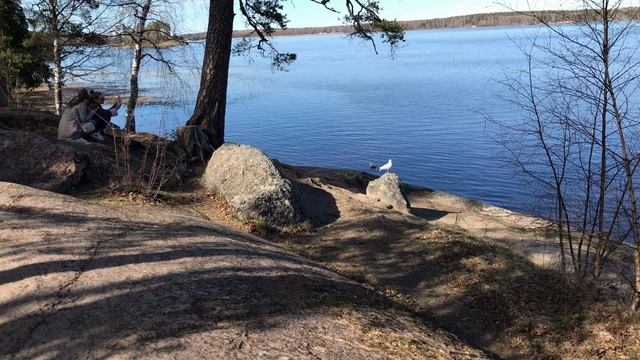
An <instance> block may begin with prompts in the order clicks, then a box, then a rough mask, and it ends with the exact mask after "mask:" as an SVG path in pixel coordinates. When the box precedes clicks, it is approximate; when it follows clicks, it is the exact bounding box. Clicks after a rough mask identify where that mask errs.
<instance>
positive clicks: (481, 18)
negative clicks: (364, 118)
mask: <svg viewBox="0 0 640 360" xmlns="http://www.w3.org/2000/svg"><path fill="white" fill-rule="evenodd" d="M622 10H625V11H622V12H621V14H620V16H619V19H620V20H623V19H627V17H626V16H625V13H628V12H632V11H635V12H637V11H638V10H639V9H638V8H625V9H622ZM535 14H536V15H537V16H540V17H541V18H542V19H544V21H545V22H548V23H554V24H563V23H568V24H570V23H574V22H576V19H579V18H583V17H584V14H583V13H582V12H579V11H566V10H562V11H560V10H547V11H536V12H535ZM398 22H399V23H400V24H401V25H402V26H403V27H404V28H405V30H435V29H465V28H487V27H499V26H527V25H538V24H540V22H539V21H537V20H536V19H535V18H533V17H531V16H530V15H526V14H523V13H519V12H493V13H481V14H472V15H461V16H451V17H446V18H436V19H425V20H409V21H398ZM352 32H353V28H352V27H351V26H348V25H335V26H321V27H302V28H291V29H286V30H280V29H278V30H276V31H275V32H274V33H273V36H296V35H330V34H349V33H352ZM206 35H207V33H206V32H200V33H192V34H183V35H181V38H182V39H183V40H185V41H198V40H204V39H205V38H206ZM253 35H255V34H254V33H253V32H252V31H250V30H234V31H233V37H251V36H253Z"/></svg>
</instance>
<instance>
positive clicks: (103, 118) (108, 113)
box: [88, 90, 122, 141]
mask: <svg viewBox="0 0 640 360" xmlns="http://www.w3.org/2000/svg"><path fill="white" fill-rule="evenodd" d="M104 101H105V97H104V94H103V93H101V92H99V91H93V90H91V91H89V102H88V107H89V110H90V111H91V114H92V115H91V118H92V120H93V121H94V122H95V123H96V130H95V131H94V132H92V133H91V134H89V136H90V137H91V138H93V139H94V140H98V141H103V140H104V137H103V136H102V134H101V131H102V130H103V129H104V128H106V127H107V126H108V125H109V124H110V123H111V118H112V117H114V116H117V115H118V110H119V109H120V106H122V101H121V100H120V97H116V101H115V103H114V104H113V106H111V107H110V108H109V109H105V108H103V107H102V105H103V104H104Z"/></svg>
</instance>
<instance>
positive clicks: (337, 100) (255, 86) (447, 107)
mask: <svg viewBox="0 0 640 360" xmlns="http://www.w3.org/2000/svg"><path fill="white" fill-rule="evenodd" d="M531 31H532V29H531V28H489V29H458V30H431V31H415V32H409V33H407V36H406V39H407V42H406V43H405V45H403V47H402V48H401V49H400V50H399V51H398V52H397V56H396V57H395V58H391V57H390V56H389V54H388V52H387V49H385V48H384V47H383V46H379V49H380V50H381V52H380V55H376V54H375V53H374V52H373V49H372V48H371V46H370V45H368V44H364V43H361V42H358V41H350V40H348V39H346V38H345V37H344V36H341V35H326V36H325V35H322V36H297V37H283V38H278V39H276V44H277V46H278V48H279V49H281V50H282V51H290V52H296V53H297V54H298V60H297V61H296V62H295V63H294V64H293V65H291V66H290V67H289V71H287V72H273V71H272V70H271V68H270V65H269V62H268V61H267V60H264V59H261V58H260V57H258V56H256V57H254V58H253V59H248V58H246V57H236V58H233V60H232V65H231V71H230V84H229V96H228V99H229V105H228V110H227V128H226V134H227V135H226V138H227V141H232V142H238V143H244V144H250V145H254V146H257V147H258V148H260V149H262V150H264V151H265V152H266V153H267V154H268V155H270V156H271V157H274V158H277V159H279V160H281V161H283V162H286V163H291V164H296V165H308V166H323V167H332V168H351V169H358V170H367V169H368V162H369V161H373V162H376V163H384V162H386V161H387V160H388V159H393V162H394V167H393V171H394V172H396V173H397V174H398V175H399V176H400V177H401V178H402V180H403V181H405V182H409V183H414V184H419V185H423V186H426V187H429V188H432V189H436V190H441V191H446V192H449V193H454V194H458V195H462V196H465V197H467V198H471V199H476V200H482V201H486V202H489V203H492V204H495V205H500V206H505V207H508V208H512V209H517V210H524V211H531V210H532V208H531V204H532V203H533V201H532V200H533V194H531V193H530V190H528V189H529V187H528V186H525V183H524V182H523V181H522V178H521V177H520V176H519V175H518V173H517V171H516V169H514V168H512V167H509V166H505V163H504V161H503V159H504V158H505V154H504V150H503V148H502V147H501V146H500V145H498V144H497V143H496V142H495V141H494V140H493V138H494V129H493V128H492V126H491V125H490V124H488V123H486V121H485V119H486V116H490V117H491V118H493V119H496V120H500V121H509V120H510V118H512V117H514V118H515V117H518V112H517V110H516V109H514V107H513V105H510V104H509V102H508V101H506V100H505V98H506V97H508V94H505V93H504V91H505V90H504V88H503V87H501V86H500V85H499V84H498V83H497V81H498V80H501V79H503V78H504V73H505V71H506V72H510V71H516V70H518V69H521V68H523V67H524V66H525V58H524V56H522V54H521V53H520V52H519V51H518V50H517V47H516V45H515V44H514V41H515V42H516V43H517V42H518V41H520V40H524V38H525V36H526V35H527V34H528V33H530V32H531ZM174 51H175V50H174ZM127 54H128V53H127ZM202 54H203V51H202V44H192V45H190V46H189V47H182V48H179V50H178V51H177V52H174V53H170V54H168V56H169V57H172V58H174V59H175V60H176V61H177V62H180V64H181V66H179V67H177V72H178V73H179V75H180V81H176V80H175V79H174V78H172V77H168V76H166V74H165V72H162V71H160V70H158V67H157V66H154V65H151V64H149V65H150V66H147V67H145V68H143V72H142V74H141V79H142V91H143V95H147V96H152V97H157V96H164V97H166V98H170V99H171V100H172V103H171V104H169V105H167V104H156V105H153V104H152V105H146V106H141V107H140V108H139V109H138V111H137V119H138V129H139V130H142V131H150V132H156V133H168V132H169V131H170V130H172V129H173V128H175V127H176V126H179V125H182V124H184V122H185V121H186V119H188V117H189V115H190V113H191V110H192V109H193V105H194V99H195V96H196V94H197V90H198V85H199V80H200V78H199V67H200V65H201V61H202ZM122 58H123V59H122V62H121V63H119V64H117V66H116V68H118V69H124V70H122V72H121V73H117V74H115V75H114V74H110V75H109V76H107V77H105V78H103V81H104V82H107V83H109V82H113V83H121V84H122V86H126V83H127V80H126V79H127V77H126V71H127V70H128V68H129V65H128V61H129V60H128V58H127V57H126V56H123V57H122ZM116 122H117V123H118V122H119V123H120V124H122V123H123V119H122V117H120V119H118V120H116Z"/></svg>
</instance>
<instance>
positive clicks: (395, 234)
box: [180, 167, 640, 359]
mask: <svg viewBox="0 0 640 360" xmlns="http://www.w3.org/2000/svg"><path fill="white" fill-rule="evenodd" d="M288 172H289V173H290V174H292V173H293V174H295V175H296V176H297V177H298V178H299V179H300V182H302V183H303V184H305V185H306V186H307V187H310V188H312V189H313V191H308V190H307V191H305V193H306V195H305V196H304V197H303V200H304V208H305V209H304V210H305V212H306V213H308V214H312V219H311V222H313V223H314V224H315V225H316V226H315V227H312V228H310V229H305V230H303V231H302V232H301V231H299V230H297V231H294V232H293V233H289V234H287V233H270V232H266V233H265V232H263V231H262V230H260V229H255V227H252V226H251V225H250V224H245V223H242V222H241V221H238V220H237V219H235V218H234V217H233V214H232V212H231V211H229V210H228V208H226V207H225V204H224V202H223V201H221V200H220V199H217V198H215V197H213V196H208V195H206V194H203V195H202V196H201V197H200V198H199V199H197V200H194V201H186V202H185V203H184V204H183V205H180V206H183V208H184V209H185V210H188V211H192V212H195V213H197V214H199V215H200V216H203V217H205V218H207V219H211V220H213V221H214V222H220V223H225V224H228V225H229V226H232V227H234V228H236V229H238V230H241V231H254V232H256V231H257V232H262V235H263V236H265V237H267V238H269V239H270V240H272V241H274V242H277V243H280V244H282V245H283V246H284V247H285V248H287V249H290V250H292V251H295V252H297V253H298V254H300V255H302V256H304V257H306V258H310V259H313V260H315V261H318V262H320V263H322V264H324V265H325V266H327V267H328V268H331V269H333V270H335V271H337V272H339V273H340V274H343V275H344V276H346V277H349V278H351V279H354V280H356V281H359V282H361V283H363V284H367V285H368V286H373V287H374V288H376V289H378V290H379V291H380V292H382V293H384V294H386V295H387V296H389V297H390V298H393V299H395V300H396V301H398V302H401V303H404V304H406V305H407V306H409V307H411V308H413V309H414V310H415V311H416V312H418V313H419V314H421V315H422V316H423V317H424V318H427V319H430V320H431V321H434V322H435V323H437V324H439V325H440V326H442V327H444V328H445V329H447V330H449V331H451V332H452V333H454V334H456V335H457V336H459V337H461V338H463V339H465V340H466V341H468V342H469V343H471V344H473V345H475V346H477V347H479V348H482V349H486V350H488V351H490V352H492V353H495V354H497V355H499V356H500V357H503V358H511V359H521V358H530V359H550V358H551V359H553V358H563V359H637V358H638V356H640V355H639V354H640V319H639V318H638V317H637V316H627V315H625V313H624V309H623V306H622V304H620V303H616V302H614V301H612V300H610V299H611V298H610V296H612V297H615V294H613V295H612V294H606V296H604V295H603V294H601V293H599V292H597V291H593V289H586V288H583V287H582V286H581V285H578V284H576V283H573V282H572V281H570V280H568V279H566V278H565V277H563V276H561V275H560V273H559V272H558V271H556V269H557V255H558V248H557V246H555V245H554V243H553V239H551V238H549V237H547V236H545V234H544V232H543V231H541V229H542V228H544V227H545V226H546V225H547V224H546V223H545V222H544V221H542V220H540V219H536V218H533V217H529V216H524V215H520V214H516V213H513V212H510V211H508V210H505V209H500V208H496V207H492V206H487V205H483V204H479V203H477V202H471V201H468V200H465V199H462V198H459V197H456V196H452V195H448V194H443V193H437V192H432V191H429V190H426V189H419V188H413V187H409V188H408V197H409V200H410V202H411V205H412V207H413V215H404V214H401V213H398V212H395V211H393V210H389V209H387V208H386V207H385V206H383V205H381V204H378V203H375V202H372V201H371V200H370V199H369V198H367V197H366V195H365V194H364V190H365V188H366V183H367V182H368V181H369V180H370V177H369V175H367V174H363V173H359V172H354V171H337V170H329V169H314V168H291V167H289V168H288ZM310 194H311V195H310Z"/></svg>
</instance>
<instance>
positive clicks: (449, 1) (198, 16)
mask: <svg viewBox="0 0 640 360" xmlns="http://www.w3.org/2000/svg"><path fill="white" fill-rule="evenodd" d="M344 2H345V1H344V0H332V3H334V4H335V5H334V7H335V8H336V10H339V11H343V10H344ZM578 2H579V1H576V0H380V4H381V6H382V9H383V11H382V17H383V18H386V19H395V20H422V19H433V18H441V17H449V16H456V15H468V14H475V13H485V12H499V11H508V10H509V8H512V9H518V10H526V9H528V8H530V7H531V8H533V9H536V10H540V9H567V10H568V9H572V8H575V6H576V3H578ZM627 2H629V3H633V2H635V1H633V0H627ZM208 3H209V0H184V2H183V4H182V9H181V10H182V18H183V25H182V27H183V32H184V33H193V32H204V31H206V30H207V15H208ZM282 3H283V5H284V7H285V13H286V14H287V18H288V19H289V20H290V22H289V24H288V26H289V27H290V28H296V27H307V26H330V25H340V24H342V21H341V15H340V14H335V13H331V12H330V11H327V10H325V9H324V8H323V7H322V6H320V5H318V4H315V3H313V2H311V1H309V0H283V1H282ZM505 5H506V6H505ZM236 13H237V11H236ZM234 28H235V29H244V28H246V26H245V25H244V23H243V22H242V21H241V16H240V15H239V14H238V15H236V23H235V24H234Z"/></svg>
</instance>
